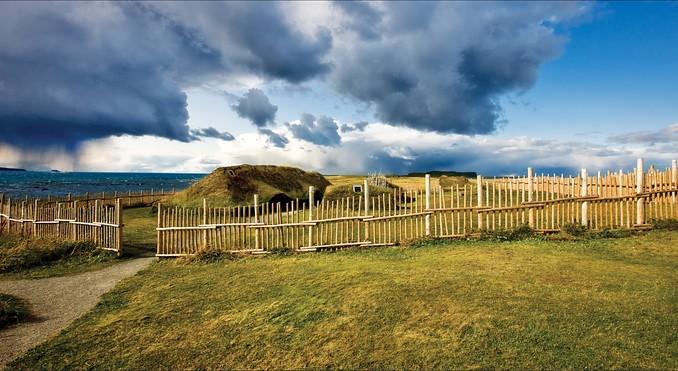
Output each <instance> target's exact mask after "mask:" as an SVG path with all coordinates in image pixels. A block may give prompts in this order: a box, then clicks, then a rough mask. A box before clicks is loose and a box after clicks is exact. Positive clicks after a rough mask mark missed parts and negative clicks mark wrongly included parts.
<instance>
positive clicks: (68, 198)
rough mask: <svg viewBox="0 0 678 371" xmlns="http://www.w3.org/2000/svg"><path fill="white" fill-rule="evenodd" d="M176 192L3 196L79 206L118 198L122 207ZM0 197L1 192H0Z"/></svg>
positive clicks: (158, 199)
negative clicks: (41, 196)
mask: <svg viewBox="0 0 678 371" xmlns="http://www.w3.org/2000/svg"><path fill="white" fill-rule="evenodd" d="M174 194H176V192H175V190H174V189H172V191H165V190H164V189H161V190H160V191H158V190H155V189H151V190H149V191H144V190H141V191H136V192H132V191H128V192H108V193H107V192H101V193H89V192H86V193H84V194H80V195H71V194H68V195H65V196H47V197H44V198H32V197H30V196H24V197H19V198H9V197H6V196H5V197H4V198H5V199H8V200H10V201H9V202H13V203H16V204H21V203H26V204H33V203H34V202H35V201H37V202H38V204H39V205H54V204H58V203H61V204H67V203H72V202H74V201H78V204H79V205H80V206H84V205H92V206H93V205H94V203H95V202H98V203H99V205H111V206H112V205H115V203H116V201H117V200H118V199H119V200H120V202H121V205H122V207H138V206H150V205H153V204H155V203H158V202H165V201H167V199H168V198H170V197H171V196H173V195H174ZM0 197H3V196H2V193H0Z"/></svg>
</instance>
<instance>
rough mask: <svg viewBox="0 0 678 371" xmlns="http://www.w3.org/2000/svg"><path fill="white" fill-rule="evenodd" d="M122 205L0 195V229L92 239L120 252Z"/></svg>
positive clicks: (2, 231)
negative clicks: (13, 199) (19, 199)
mask: <svg viewBox="0 0 678 371" xmlns="http://www.w3.org/2000/svg"><path fill="white" fill-rule="evenodd" d="M122 228H123V220H122V205H121V201H120V200H117V201H116V202H115V203H114V205H108V204H103V203H102V204H100V203H99V202H98V201H95V202H94V203H90V202H83V204H82V205H81V204H80V203H79V201H73V202H66V203H49V204H44V205H43V204H40V203H39V202H38V201H37V200H34V201H33V202H31V203H27V202H25V201H22V202H11V201H10V200H9V199H5V198H4V197H0V233H16V234H20V235H22V236H28V237H34V238H58V239H64V240H69V241H92V242H94V243H95V244H96V246H97V247H99V248H102V249H106V250H112V251H116V252H117V253H118V254H122Z"/></svg>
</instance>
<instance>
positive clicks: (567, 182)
mask: <svg viewBox="0 0 678 371" xmlns="http://www.w3.org/2000/svg"><path fill="white" fill-rule="evenodd" d="M677 184H678V169H677V166H676V161H675V160H674V161H673V162H672V166H671V168H668V169H664V170H655V169H652V168H651V169H649V170H648V171H647V172H645V171H644V170H643V160H642V159H639V160H638V164H637V167H636V169H635V170H634V171H632V172H628V173H624V172H622V171H619V172H615V173H612V172H608V173H606V174H604V175H603V174H601V173H598V174H597V175H595V176H591V175H589V174H588V173H587V171H586V169H582V172H581V174H580V175H579V176H576V177H572V176H567V177H566V176H563V175H561V176H557V175H544V174H540V175H537V174H534V172H533V171H532V169H531V168H528V171H527V175H526V176H521V177H515V176H514V177H504V178H492V179H485V178H483V177H482V176H478V177H477V179H476V180H475V182H472V183H470V184H466V185H463V186H453V187H435V188H432V187H431V181H430V177H429V176H428V175H426V177H425V183H424V188H422V189H411V190H404V189H394V190H393V191H392V192H390V193H383V194H380V195H378V196H370V187H369V183H368V180H365V181H364V184H363V188H362V192H361V193H357V194H356V195H355V196H353V197H347V198H343V199H340V200H334V201H328V200H320V201H316V200H314V198H313V197H314V189H313V187H310V188H309V198H308V200H294V201H292V202H289V203H276V204H271V203H265V204H260V203H258V197H257V196H254V199H253V202H252V204H251V205H249V206H237V207H221V208H219V207H208V205H207V203H206V202H205V201H203V207H202V208H181V207H163V206H162V205H160V206H159V207H158V224H157V237H158V244H157V252H156V255H157V256H185V255H193V254H195V253H197V252H199V251H200V250H203V249H208V248H211V249H218V250H224V251H232V252H248V253H254V254H260V253H267V252H270V251H275V250H278V249H290V250H294V251H299V252H306V251H317V250H320V249H333V248H344V247H354V246H362V247H367V246H388V245H396V244H400V243H402V242H405V241H408V240H414V239H418V238H424V237H464V236H469V235H472V234H477V233H482V232H485V231H500V230H507V229H512V228H516V227H519V226H522V225H528V226H530V227H531V228H533V229H535V230H537V231H541V232H555V231H558V230H560V229H561V228H563V226H565V225H567V224H581V225H584V226H586V227H588V228H591V229H617V228H645V227H646V226H647V223H648V221H650V220H652V219H669V218H678V202H677V200H676V197H677V196H678V187H677Z"/></svg>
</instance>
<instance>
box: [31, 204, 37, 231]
mask: <svg viewBox="0 0 678 371" xmlns="http://www.w3.org/2000/svg"><path fill="white" fill-rule="evenodd" d="M31 219H33V221H32V222H31V225H32V226H33V237H37V236H38V225H37V224H36V223H35V222H36V221H38V199H37V198H36V199H35V200H34V201H33V217H32V218H31Z"/></svg>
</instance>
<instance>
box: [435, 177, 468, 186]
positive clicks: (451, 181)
mask: <svg viewBox="0 0 678 371" xmlns="http://www.w3.org/2000/svg"><path fill="white" fill-rule="evenodd" d="M438 183H439V184H440V186H441V187H443V188H448V187H454V186H459V187H463V186H464V185H466V184H471V182H469V180H468V178H466V177H463V176H446V175H443V176H441V177H440V178H438Z"/></svg>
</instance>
